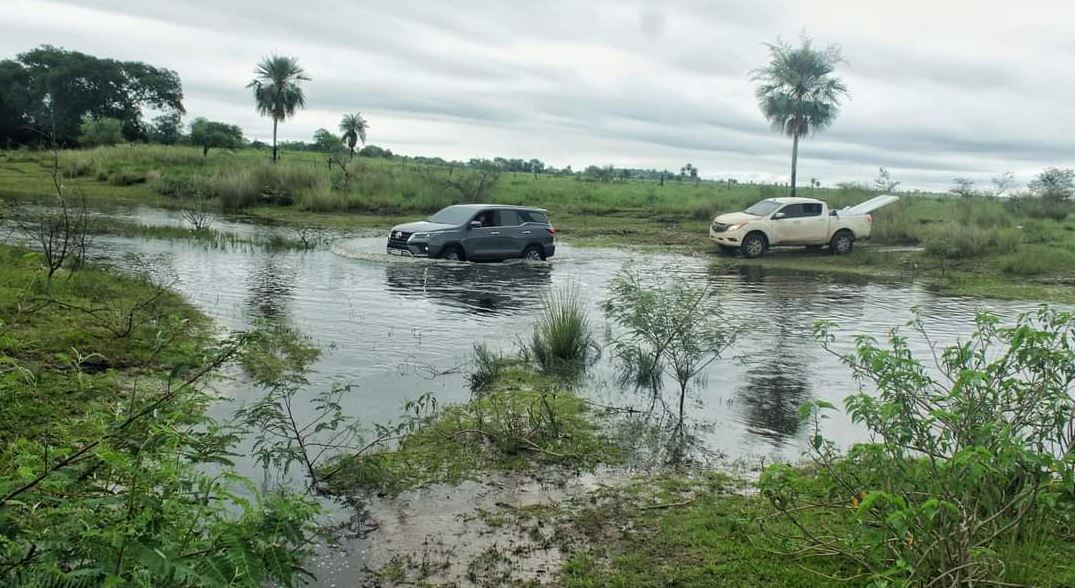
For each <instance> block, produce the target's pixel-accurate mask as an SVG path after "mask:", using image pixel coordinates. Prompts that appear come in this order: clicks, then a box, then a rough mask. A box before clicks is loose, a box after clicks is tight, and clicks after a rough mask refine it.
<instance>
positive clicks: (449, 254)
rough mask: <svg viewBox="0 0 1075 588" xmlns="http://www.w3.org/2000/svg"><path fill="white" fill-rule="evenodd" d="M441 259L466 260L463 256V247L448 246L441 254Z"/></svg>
mask: <svg viewBox="0 0 1075 588" xmlns="http://www.w3.org/2000/svg"><path fill="white" fill-rule="evenodd" d="M440 258H441V259H447V260H448V261H466V258H465V257H464V256H463V249H462V248H461V247H459V246H458V245H451V246H449V247H446V248H445V249H444V251H442V252H441V254H440Z"/></svg>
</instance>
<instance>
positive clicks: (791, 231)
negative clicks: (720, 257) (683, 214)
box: [709, 194, 899, 257]
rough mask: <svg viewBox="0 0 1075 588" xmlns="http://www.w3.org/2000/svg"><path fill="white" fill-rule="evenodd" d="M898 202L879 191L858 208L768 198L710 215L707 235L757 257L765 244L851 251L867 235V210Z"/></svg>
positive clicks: (870, 220) (726, 247) (870, 221)
mask: <svg viewBox="0 0 1075 588" xmlns="http://www.w3.org/2000/svg"><path fill="white" fill-rule="evenodd" d="M897 200H899V196H892V195H888V194H884V195H881V196H877V197H875V198H871V199H869V200H867V201H866V202H863V203H862V204H859V205H857V206H850V207H848V208H843V209H840V210H830V209H829V206H828V205H827V204H825V203H824V202H823V201H821V200H815V199H813V198H769V199H767V200H762V201H761V202H758V203H756V204H754V205H753V206H751V207H750V208H748V209H746V210H744V211H743V212H733V213H730V214H722V215H720V216H718V217H717V218H715V219H713V224H712V225H710V227H709V238H710V239H712V240H713V241H715V242H716V243H717V245H719V246H720V248H721V249H723V250H725V251H733V250H736V249H738V250H739V251H740V252H742V254H743V255H744V256H746V257H758V256H759V255H762V254H764V253H765V252H766V250H768V249H769V248H770V247H782V246H785V245H805V246H807V247H820V246H824V245H828V246H829V249H831V250H832V252H833V253H835V254H837V255H843V254H845V253H848V252H850V251H851V248H852V247H853V246H854V244H855V241H861V240H864V239H869V238H870V231H871V229H872V228H873V217H872V216H870V213H871V212H873V211H874V210H877V209H878V208H881V207H882V206H885V205H888V204H891V203H893V202H895V201H897Z"/></svg>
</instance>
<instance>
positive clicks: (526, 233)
mask: <svg viewBox="0 0 1075 588" xmlns="http://www.w3.org/2000/svg"><path fill="white" fill-rule="evenodd" d="M531 232H532V231H523V234H524V235H529V234H530V233H531Z"/></svg>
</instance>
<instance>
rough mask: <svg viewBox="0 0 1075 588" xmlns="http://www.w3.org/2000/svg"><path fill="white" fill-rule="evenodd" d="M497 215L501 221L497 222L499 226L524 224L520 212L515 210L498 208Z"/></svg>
mask: <svg viewBox="0 0 1075 588" xmlns="http://www.w3.org/2000/svg"><path fill="white" fill-rule="evenodd" d="M497 216H499V217H500V222H499V223H497V226H501V227H514V226H517V225H521V224H522V223H521V222H520V221H519V213H518V212H516V211H514V210H498V211H497Z"/></svg>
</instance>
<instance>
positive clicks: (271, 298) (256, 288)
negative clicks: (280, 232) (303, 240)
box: [246, 255, 295, 320]
mask: <svg viewBox="0 0 1075 588" xmlns="http://www.w3.org/2000/svg"><path fill="white" fill-rule="evenodd" d="M262 261H263V264H262V265H260V266H259V267H257V268H255V269H254V271H253V272H252V273H251V274H250V276H249V278H248V284H247V290H248V297H247V300H246V308H247V311H248V312H250V314H251V315H253V317H254V318H262V319H268V320H275V319H279V318H281V317H282V316H283V315H284V314H285V313H286V307H287V303H288V301H289V300H291V291H292V290H293V289H294V287H295V284H294V280H295V272H294V268H293V267H287V264H286V263H281V262H282V261H284V260H283V259H282V258H280V257H279V256H277V255H265V256H263V257H262Z"/></svg>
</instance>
